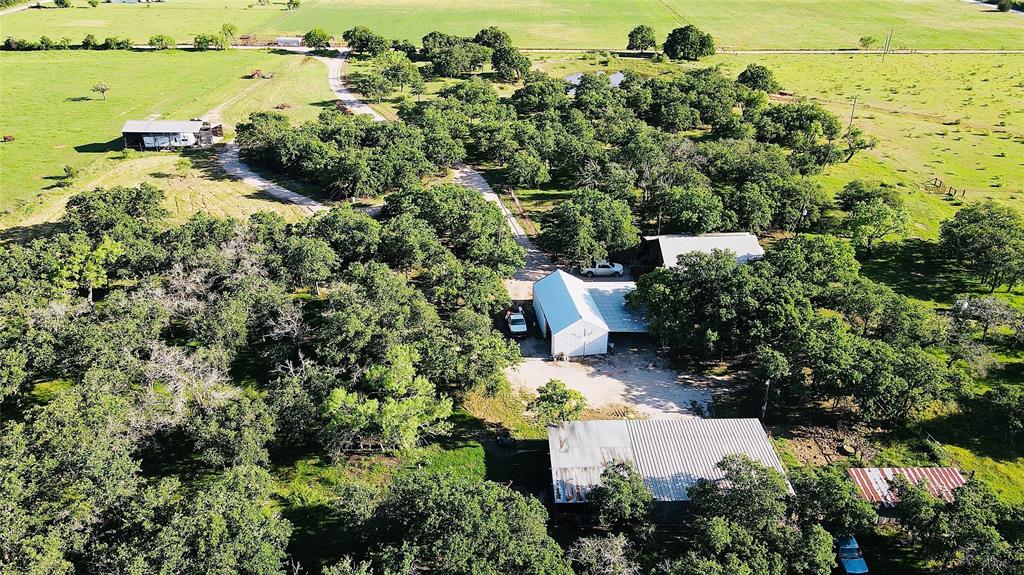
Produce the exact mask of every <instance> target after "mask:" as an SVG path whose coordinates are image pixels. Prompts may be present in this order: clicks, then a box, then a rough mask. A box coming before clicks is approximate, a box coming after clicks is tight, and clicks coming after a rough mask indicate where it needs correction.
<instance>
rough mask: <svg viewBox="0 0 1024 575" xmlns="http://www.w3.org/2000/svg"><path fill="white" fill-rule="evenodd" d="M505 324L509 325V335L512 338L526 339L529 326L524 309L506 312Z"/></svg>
mask: <svg viewBox="0 0 1024 575" xmlns="http://www.w3.org/2000/svg"><path fill="white" fill-rule="evenodd" d="M505 323H507V324H508V334H509V335H511V336H512V337H526V332H527V329H528V328H527V325H526V316H525V315H523V308H519V309H518V310H516V311H509V312H505Z"/></svg>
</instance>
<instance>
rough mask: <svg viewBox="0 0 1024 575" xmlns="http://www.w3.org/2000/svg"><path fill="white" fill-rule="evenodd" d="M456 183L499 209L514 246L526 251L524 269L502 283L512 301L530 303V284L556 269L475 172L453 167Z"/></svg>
mask: <svg viewBox="0 0 1024 575" xmlns="http://www.w3.org/2000/svg"><path fill="white" fill-rule="evenodd" d="M455 183H457V184H459V185H462V186H466V187H467V188H470V189H474V190H477V191H479V192H480V193H481V194H483V196H484V199H486V200H487V201H489V202H494V203H495V204H497V205H498V209H500V210H501V213H502V214H503V215H504V216H505V220H506V221H508V227H509V228H510V229H511V230H512V235H513V236H515V239H516V243H518V244H519V245H521V246H523V248H525V249H526V262H525V264H524V265H523V268H522V269H520V270H518V271H517V272H516V274H515V275H514V276H512V277H511V278H510V279H508V280H506V281H505V287H506V288H508V293H509V296H511V297H512V299H513V300H528V299H532V298H533V282H535V281H537V280H539V279H540V278H542V277H544V276H546V275H547V274H549V273H551V272H552V271H554V270H555V265H554V264H553V263H552V262H551V258H549V257H548V255H547V254H545V253H544V252H543V251H541V250H540V248H538V247H537V246H536V245H535V244H534V243H533V240H531V239H530V236H528V235H526V232H525V231H523V228H522V226H520V225H519V221H518V220H516V217H515V215H514V214H513V213H512V211H511V210H509V209H508V207H507V206H506V205H505V204H504V203H502V201H501V199H500V198H499V197H498V194H497V193H496V192H495V191H494V188H492V187H491V185H490V184H489V183H487V180H486V179H485V178H484V176H483V174H481V173H480V172H479V171H478V170H477V169H475V168H473V167H472V166H467V165H465V164H459V165H458V166H455Z"/></svg>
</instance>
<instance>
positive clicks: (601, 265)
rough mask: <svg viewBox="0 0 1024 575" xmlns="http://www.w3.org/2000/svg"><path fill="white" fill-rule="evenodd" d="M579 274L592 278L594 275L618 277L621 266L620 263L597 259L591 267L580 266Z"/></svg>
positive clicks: (620, 272)
mask: <svg viewBox="0 0 1024 575" xmlns="http://www.w3.org/2000/svg"><path fill="white" fill-rule="evenodd" d="M579 271H580V275H584V276H587V277H588V278H592V277H594V276H613V277H619V276H621V275H622V272H623V268H622V264H613V263H611V262H609V261H605V260H598V261H596V262H594V265H593V267H582V266H581V267H580V270H579Z"/></svg>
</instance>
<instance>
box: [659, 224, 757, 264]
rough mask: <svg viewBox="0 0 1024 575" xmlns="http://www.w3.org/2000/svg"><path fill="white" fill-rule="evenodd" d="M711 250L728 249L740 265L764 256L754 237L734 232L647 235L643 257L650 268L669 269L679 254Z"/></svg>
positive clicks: (709, 251)
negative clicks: (693, 234) (695, 234)
mask: <svg viewBox="0 0 1024 575" xmlns="http://www.w3.org/2000/svg"><path fill="white" fill-rule="evenodd" d="M714 250H728V251H730V252H733V253H735V254H736V261H738V262H739V263H746V262H749V261H752V260H759V259H761V258H763V257H764V248H762V247H761V244H760V243H758V241H757V236H755V235H754V234H750V233H747V232H734V233H720V234H703V235H699V236H685V235H682V234H668V235H662V236H646V237H645V238H644V246H643V258H644V260H645V262H646V263H648V264H649V265H651V266H653V267H659V266H664V267H672V266H674V265H676V262H677V261H678V259H679V256H680V255H682V254H686V253H690V252H704V253H711V252H712V251H714Z"/></svg>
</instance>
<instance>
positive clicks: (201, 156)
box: [182, 148, 234, 182]
mask: <svg viewBox="0 0 1024 575" xmlns="http://www.w3.org/2000/svg"><path fill="white" fill-rule="evenodd" d="M182 155H183V156H185V157H186V158H188V159H190V160H192V169H194V170H196V171H198V172H199V173H200V174H201V175H202V177H203V179H205V180H213V181H218V182H219V181H228V180H232V179H234V178H232V177H231V176H229V175H228V174H227V172H225V171H224V168H222V167H221V165H220V161H219V160H218V159H217V152H216V151H215V150H213V149H211V148H203V149H198V150H189V151H187V152H183V153H182Z"/></svg>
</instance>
